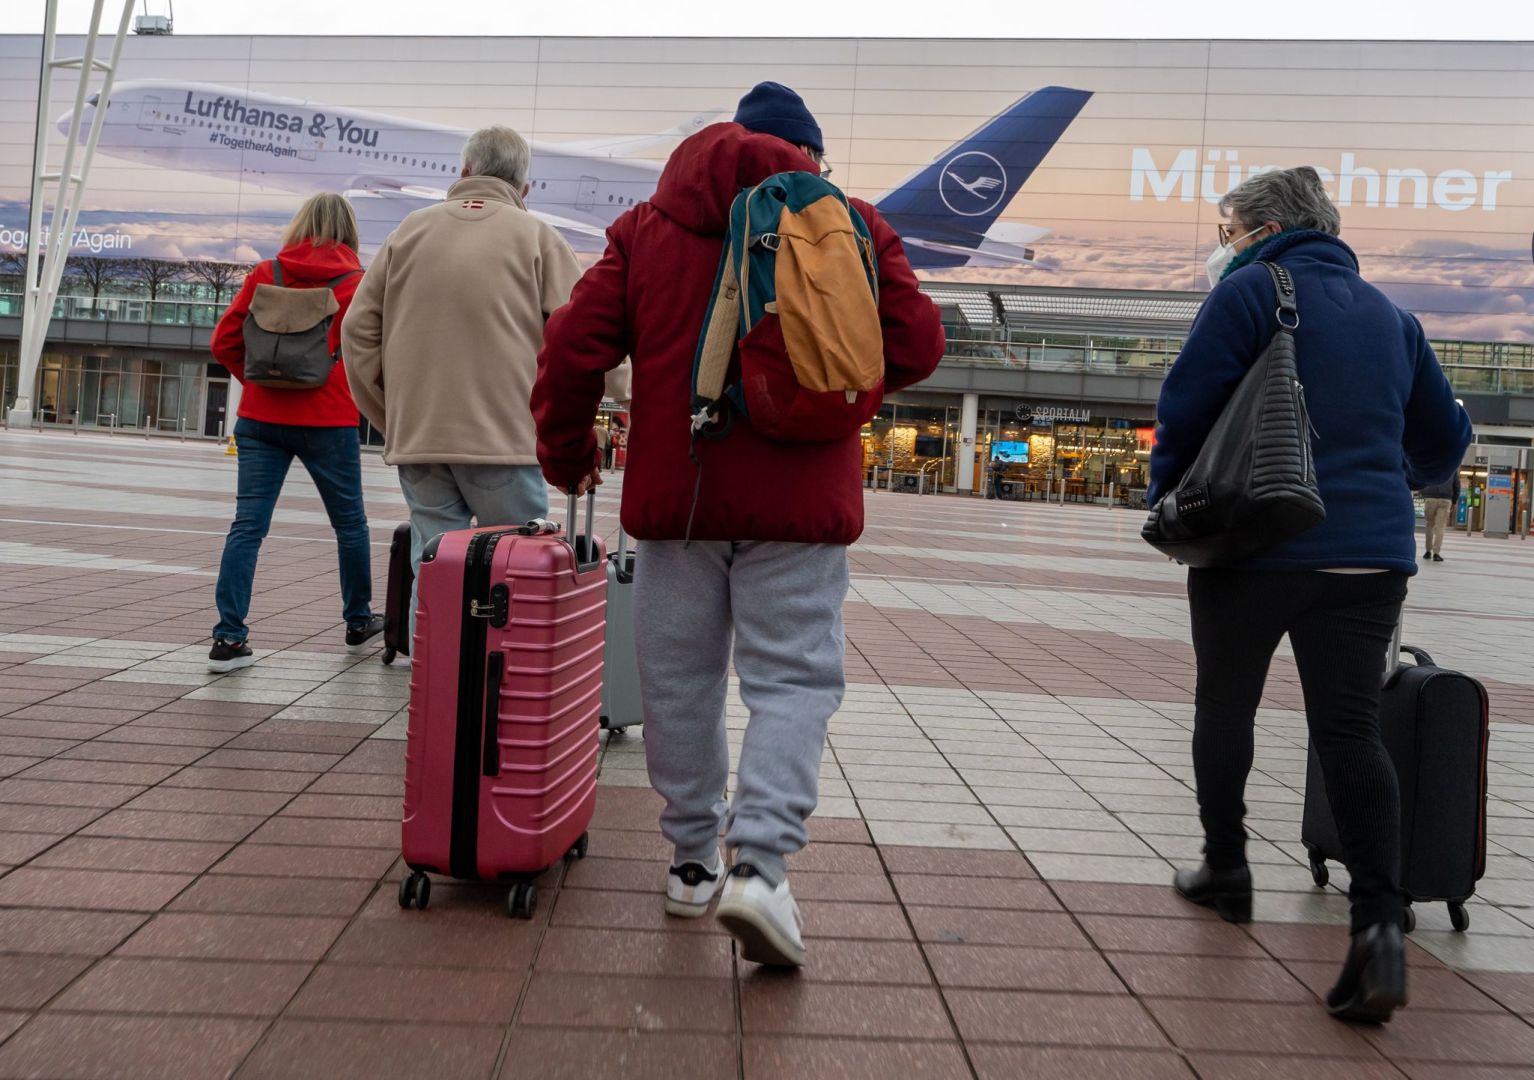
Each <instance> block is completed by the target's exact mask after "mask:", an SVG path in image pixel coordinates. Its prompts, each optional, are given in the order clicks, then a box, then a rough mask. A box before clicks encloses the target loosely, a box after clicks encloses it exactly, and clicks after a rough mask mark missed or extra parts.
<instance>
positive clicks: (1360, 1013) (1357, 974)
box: [1326, 921, 1406, 1024]
mask: <svg viewBox="0 0 1534 1080" xmlns="http://www.w3.org/2000/svg"><path fill="white" fill-rule="evenodd" d="M1405 1004H1406V939H1405V938H1404V937H1402V935H1401V924H1400V922H1399V921H1397V922H1393V923H1376V924H1375V925H1373V926H1370V927H1367V928H1365V929H1363V930H1360V931H1359V932H1358V933H1356V934H1354V935H1353V942H1352V944H1351V945H1349V946H1348V958H1347V960H1346V961H1345V962H1344V963H1343V965H1342V974H1341V975H1340V976H1338V978H1337V985H1335V986H1333V987H1332V988H1331V991H1330V992H1329V993H1328V994H1327V995H1326V1010H1327V1011H1328V1012H1329V1013H1331V1014H1332V1015H1333V1016H1335V1017H1337V1018H1338V1019H1339V1020H1357V1021H1359V1022H1361V1023H1365V1024H1383V1023H1386V1022H1388V1021H1389V1020H1390V1014H1391V1013H1393V1012H1394V1011H1395V1010H1397V1009H1399V1008H1400V1007H1401V1006H1403V1005H1405Z"/></svg>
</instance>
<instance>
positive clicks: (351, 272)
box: [325, 270, 362, 289]
mask: <svg viewBox="0 0 1534 1080" xmlns="http://www.w3.org/2000/svg"><path fill="white" fill-rule="evenodd" d="M360 273H362V271H361V270H348V271H347V272H346V273H344V274H338V275H336V276H335V277H333V278H331V279H330V280H329V281H327V282H325V288H327V289H334V288H335V287H336V286H337V285H339V284H341V282H343V281H345V280H346V279H347V278H349V277H353V276H355V275H357V274H360Z"/></svg>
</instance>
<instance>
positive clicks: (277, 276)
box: [272, 259, 283, 288]
mask: <svg viewBox="0 0 1534 1080" xmlns="http://www.w3.org/2000/svg"><path fill="white" fill-rule="evenodd" d="M272 284H274V285H276V286H277V287H278V288H282V287H283V284H282V263H281V262H279V261H278V260H277V259H273V260H272Z"/></svg>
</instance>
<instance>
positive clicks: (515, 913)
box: [506, 883, 538, 919]
mask: <svg viewBox="0 0 1534 1080" xmlns="http://www.w3.org/2000/svg"><path fill="white" fill-rule="evenodd" d="M537 909H538V886H536V885H528V884H526V883H523V884H520V885H513V886H512V887H511V893H510V894H509V895H508V896H507V897H506V913H507V914H508V915H510V916H511V917H512V918H513V919H531V918H532V917H533V912H534V911H536V910H537Z"/></svg>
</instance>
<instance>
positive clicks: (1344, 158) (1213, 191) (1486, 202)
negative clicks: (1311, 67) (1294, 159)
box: [1129, 147, 1514, 212]
mask: <svg viewBox="0 0 1534 1080" xmlns="http://www.w3.org/2000/svg"><path fill="white" fill-rule="evenodd" d="M1199 153H1200V151H1198V150H1196V149H1188V148H1184V149H1180V150H1178V151H1176V155H1175V157H1174V158H1173V159H1172V162H1171V164H1170V165H1169V166H1168V167H1167V169H1166V170H1165V171H1163V170H1162V169H1161V168H1160V166H1159V165H1158V164H1157V161H1156V154H1155V153H1154V152H1152V151H1151V150H1149V149H1147V148H1145V147H1135V148H1132V149H1131V151H1130V162H1129V198H1130V201H1132V202H1142V201H1144V199H1145V198H1146V188H1147V187H1149V189H1150V196H1151V197H1152V198H1154V199H1155V200H1156V201H1157V202H1167V201H1168V200H1170V199H1173V198H1176V199H1177V200H1178V201H1180V202H1192V201H1193V199H1194V194H1195V192H1197V194H1198V196H1199V197H1200V198H1202V199H1205V200H1207V201H1208V202H1211V203H1218V202H1219V201H1220V199H1221V198H1223V197H1224V196H1225V195H1226V194H1228V193H1229V191H1230V190H1231V189H1232V188H1235V187H1236V186H1237V185H1239V184H1240V183H1241V182H1242V181H1243V179H1248V180H1249V179H1251V178H1252V177H1254V176H1261V175H1262V174H1263V173H1268V172H1274V171H1276V170H1278V169H1281V168H1285V167H1286V166H1281V165H1251V166H1247V167H1245V168H1243V166H1242V165H1241V163H1240V154H1239V152H1238V151H1235V150H1225V149H1213V150H1206V151H1205V152H1204V153H1205V155H1206V160H1205V161H1204V162H1203V163H1202V164H1200V162H1199ZM1222 166H1223V167H1224V172H1225V178H1224V179H1225V182H1226V185H1227V186H1226V187H1225V190H1224V191H1221V190H1220V182H1221V177H1220V172H1221V167H1222ZM1312 168H1314V169H1315V170H1316V174H1317V175H1318V176H1319V177H1320V178H1321V183H1322V185H1323V186H1324V187H1326V193H1327V194H1328V195H1329V196H1331V198H1332V200H1333V201H1334V202H1336V204H1337V205H1338V206H1355V205H1356V206H1365V207H1369V208H1371V209H1377V208H1379V207H1382V206H1383V207H1386V208H1389V209H1392V210H1394V209H1398V208H1400V207H1401V206H1402V205H1403V199H1404V198H1405V197H1406V196H1407V194H1408V193H1407V192H1406V190H1405V189H1406V187H1407V185H1408V184H1409V185H1410V186H1411V190H1410V193H1409V194H1410V201H1409V203H1407V204H1406V205H1409V206H1411V207H1412V208H1413V209H1416V210H1427V209H1430V208H1437V209H1440V210H1447V211H1450V212H1458V211H1461V210H1468V209H1469V208H1470V207H1472V206H1475V205H1476V204H1477V203H1479V204H1480V206H1481V208H1482V209H1483V210H1495V209H1497V199H1498V195H1499V190H1498V189H1499V188H1501V187H1503V186H1504V185H1506V184H1510V183H1512V182H1513V179H1514V178H1513V171H1512V170H1511V169H1502V170H1490V171H1486V172H1484V173H1482V174H1481V175H1480V176H1479V177H1478V176H1477V175H1476V174H1475V173H1473V172H1470V171H1469V170H1466V169H1445V170H1443V171H1442V172H1440V173H1437V174H1433V173H1430V172H1428V171H1427V170H1425V169H1420V168H1413V167H1409V166H1398V167H1389V168H1383V169H1380V168H1374V167H1371V166H1368V165H1360V164H1359V162H1358V154H1357V153H1356V152H1354V151H1351V150H1350V151H1347V152H1345V153H1343V154H1341V158H1340V161H1339V163H1338V167H1337V168H1336V169H1335V170H1333V169H1328V168H1326V167H1325V166H1322V165H1312ZM1382 173H1383V175H1382ZM1429 192H1431V195H1432V202H1431V204H1430V203H1429V201H1428V197H1429Z"/></svg>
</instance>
